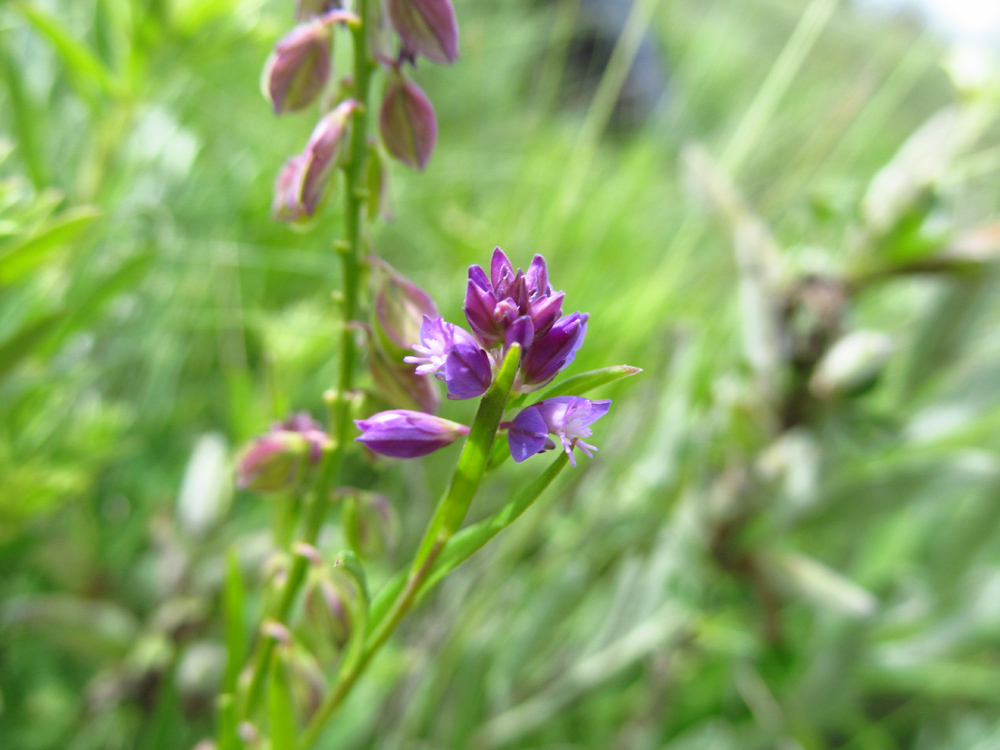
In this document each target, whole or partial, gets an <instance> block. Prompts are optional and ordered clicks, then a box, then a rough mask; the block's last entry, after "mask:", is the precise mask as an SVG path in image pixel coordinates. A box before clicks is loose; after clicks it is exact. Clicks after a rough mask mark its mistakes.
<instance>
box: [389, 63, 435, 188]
mask: <svg viewBox="0 0 1000 750" xmlns="http://www.w3.org/2000/svg"><path fill="white" fill-rule="evenodd" d="M379 130H380V131H381V132H382V141H383V142H384V143H385V147H386V148H387V149H388V150H389V153H391V154H392V155H393V156H395V157H396V158H397V159H399V160H400V161H401V162H403V163H404V164H406V165H407V166H409V167H413V168H415V169H423V168H424V167H425V166H427V162H428V161H429V160H430V158H431V153H433V151H434V144H435V143H436V142H437V118H436V117H435V115H434V107H433V105H432V104H431V102H430V99H428V98H427V95H426V94H424V92H423V91H422V90H421V89H420V87H419V86H417V84H415V83H414V82H413V81H411V80H409V79H407V78H404V77H403V76H402V74H397V75H393V76H392V77H391V78H390V79H389V83H388V85H387V86H386V89H385V97H384V99H383V100H382V109H381V111H380V112H379Z"/></svg>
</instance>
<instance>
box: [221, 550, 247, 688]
mask: <svg viewBox="0 0 1000 750" xmlns="http://www.w3.org/2000/svg"><path fill="white" fill-rule="evenodd" d="M223 609H224V611H225V620H226V651H227V653H228V660H227V662H226V677H225V682H224V683H223V684H224V692H226V693H230V694H233V693H235V691H236V680H237V678H238V677H239V674H240V667H241V666H242V665H243V661H244V659H245V658H246V646H247V635H246V629H245V628H244V622H245V621H244V612H245V611H246V589H245V587H244V585H243V573H242V571H240V560H239V556H238V555H237V554H236V548H235V547H230V548H229V552H228V553H227V554H226V587H225V591H224V593H223Z"/></svg>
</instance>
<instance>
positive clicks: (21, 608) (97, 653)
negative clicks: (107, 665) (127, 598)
mask: <svg viewBox="0 0 1000 750" xmlns="http://www.w3.org/2000/svg"><path fill="white" fill-rule="evenodd" d="M0 624H2V625H3V626H4V628H5V629H6V630H8V632H9V631H11V630H15V631H19V632H25V631H26V630H27V631H30V632H32V633H34V634H43V635H45V636H46V637H47V638H49V639H51V640H52V641H54V642H56V643H59V644H60V645H62V646H63V647H64V648H67V649H69V650H71V651H74V652H75V653H76V655H77V656H80V657H88V658H95V657H102V656H103V657H107V656H112V655H123V654H124V653H125V652H126V651H127V650H128V649H129V648H131V647H132V644H133V641H134V639H135V637H136V635H137V633H138V623H137V622H136V620H135V617H134V616H133V615H132V614H131V613H130V612H129V611H127V610H126V609H124V608H122V607H120V606H119V605H117V604H114V603H112V602H106V601H88V600H85V599H78V598H76V597H74V596H70V595H67V594H52V595H48V596H26V597H19V598H15V599H10V600H8V601H7V602H4V604H3V606H2V608H0Z"/></svg>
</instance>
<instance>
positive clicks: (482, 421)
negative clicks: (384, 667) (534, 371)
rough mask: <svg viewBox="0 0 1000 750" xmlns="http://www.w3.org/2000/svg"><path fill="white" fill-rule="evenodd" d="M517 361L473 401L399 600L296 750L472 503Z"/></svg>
mask: <svg viewBox="0 0 1000 750" xmlns="http://www.w3.org/2000/svg"><path fill="white" fill-rule="evenodd" d="M520 361H521V347H520V346H518V345H516V344H515V345H514V346H512V347H510V349H509V350H508V351H507V356H506V357H504V361H503V363H502V364H501V365H500V370H499V371H498V372H497V376H496V378H495V380H494V381H493V385H492V386H490V389H489V390H488V391H487V392H486V395H485V396H483V399H482V401H480V402H479V410H478V411H477V412H476V421H475V422H473V423H472V428H471V429H470V430H469V437H468V438H466V441H465V445H464V447H463V448H462V455H461V456H459V459H458V465H457V466H456V467H455V473H454V474H453V475H452V478H451V483H450V484H449V485H448V490H447V491H446V492H445V494H444V497H442V498H441V501H440V502H439V503H438V506H437V509H436V510H435V512H434V517H433V518H432V519H431V521H430V523H429V524H428V527H427V531H426V533H425V534H424V538H423V541H422V542H421V544H420V547H419V548H418V549H417V553H416V554H415V555H414V558H413V565H412V566H411V568H410V575H409V577H408V578H407V581H406V585H405V586H404V587H403V589H402V591H400V593H399V596H398V597H397V598H396V600H395V601H394V602H393V604H392V606H391V607H390V608H389V611H388V613H387V614H386V615H385V617H383V618H382V619H381V620H380V621H379V622H377V623H373V630H372V633H371V635H369V636H368V639H367V641H366V642H365V648H364V651H363V652H362V653H361V657H360V658H359V659H358V660H357V661H356V662H354V663H353V664H351V665H349V666H347V667H345V668H343V669H342V671H341V673H340V676H339V677H338V679H337V682H336V684H335V685H334V686H333V690H331V691H330V693H329V694H328V695H327V696H326V698H325V699H324V700H323V703H322V704H321V705H320V707H319V709H318V710H317V711H316V714H315V715H314V716H313V718H312V720H311V721H310V722H309V726H308V727H306V731H305V734H304V735H303V738H302V743H301V750H308V748H310V747H311V746H312V745H313V744H314V743H315V742H316V740H317V739H318V738H319V735H320V732H322V731H323V728H324V727H325V726H326V722H327V721H329V719H330V717H331V716H333V714H334V712H336V710H337V709H338V708H339V707H340V704H341V703H343V701H344V699H345V698H346V697H347V695H348V694H349V693H350V691H351V688H352V687H353V686H354V683H355V682H356V681H357V679H358V677H360V676H361V674H362V673H363V672H364V670H365V667H367V666H368V662H369V661H371V658H372V657H373V656H374V655H375V654H376V653H377V652H378V650H379V649H380V648H381V647H382V645H383V644H384V643H385V642H386V641H387V640H388V639H389V636H390V635H392V633H393V631H394V630H395V629H396V626H397V625H399V623H400V622H401V621H402V619H403V617H405V616H406V613H407V612H409V611H410V609H411V608H412V607H413V603H414V601H415V600H416V597H417V594H418V593H419V592H420V589H421V587H422V585H423V583H424V581H425V580H426V579H427V576H428V575H429V574H430V572H431V569H432V568H433V567H434V562H435V561H436V560H437V558H438V555H439V554H440V553H441V550H442V549H444V546H445V544H446V543H447V542H448V540H449V539H450V538H451V536H452V535H453V534H454V533H455V532H456V531H458V529H459V527H460V526H461V525H462V521H463V520H464V519H465V515H466V513H467V512H468V510H469V506H470V505H471V504H472V498H473V497H474V496H475V494H476V490H477V489H478V488H479V481H480V480H481V479H482V477H483V472H485V471H486V464H487V461H488V459H489V456H490V451H491V450H492V448H493V441H494V440H495V438H496V434H497V429H498V428H499V426H500V419H501V418H502V417H503V411H504V405H505V404H506V403H507V397H508V396H509V395H510V389H511V386H513V384H514V375H515V374H516V373H517V368H518V365H519V364H520Z"/></svg>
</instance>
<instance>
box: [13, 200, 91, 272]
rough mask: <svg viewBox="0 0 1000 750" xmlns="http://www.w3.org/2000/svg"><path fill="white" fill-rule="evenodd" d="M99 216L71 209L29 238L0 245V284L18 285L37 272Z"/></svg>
mask: <svg viewBox="0 0 1000 750" xmlns="http://www.w3.org/2000/svg"><path fill="white" fill-rule="evenodd" d="M98 216H100V211H99V210H97V209H95V208H75V209H70V210H69V211H66V212H65V213H64V214H62V215H61V216H60V217H59V218H58V219H54V220H52V221H50V222H47V223H46V224H45V225H44V226H43V227H42V229H41V230H40V231H38V232H36V233H34V234H32V235H31V236H29V237H27V238H25V239H23V240H20V241H15V242H9V243H7V244H6V245H0V284H10V283H12V282H15V281H18V280H19V279H21V278H22V277H23V276H24V275H25V274H27V273H30V272H31V271H33V270H35V269H36V268H38V267H39V266H40V265H41V264H42V263H44V262H45V261H46V260H47V259H48V258H49V256H51V254H52V253H54V252H56V251H57V250H60V249H61V248H63V247H64V246H65V245H67V244H68V243H70V242H73V241H74V240H76V239H77V238H78V237H79V236H80V234H81V233H82V232H83V231H84V230H85V229H87V228H88V227H89V226H90V225H91V224H92V223H93V221H94V220H95V219H96V218H97V217H98Z"/></svg>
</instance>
